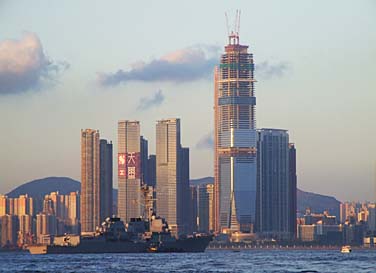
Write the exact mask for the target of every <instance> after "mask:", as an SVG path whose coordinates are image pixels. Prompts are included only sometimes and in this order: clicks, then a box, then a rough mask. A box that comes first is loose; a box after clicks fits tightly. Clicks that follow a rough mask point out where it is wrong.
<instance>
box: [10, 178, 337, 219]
mask: <svg viewBox="0 0 376 273" xmlns="http://www.w3.org/2000/svg"><path fill="white" fill-rule="evenodd" d="M208 183H214V177H211V176H208V177H203V178H197V179H191V181H190V184H191V185H196V186H198V185H203V184H208ZM80 190H81V183H80V182H78V181H76V180H73V179H71V178H68V177H47V178H42V179H38V180H33V181H31V182H28V183H25V184H23V185H21V186H19V187H17V188H15V189H14V190H12V191H11V192H9V193H8V194H7V195H8V197H11V198H15V197H18V196H19V195H21V194H26V193H27V194H28V195H29V196H31V197H43V196H45V195H46V194H49V193H50V192H53V191H58V192H59V193H61V194H68V193H70V192H74V191H80ZM117 192H118V191H117V189H114V190H113V192H112V193H113V200H114V203H116V202H117ZM297 198H298V212H300V213H304V212H305V210H306V208H308V207H309V208H311V211H313V212H318V213H319V212H323V211H324V210H328V211H329V213H330V214H332V215H335V216H337V219H338V218H339V204H340V202H339V201H338V200H337V199H335V198H334V197H332V196H326V195H321V194H317V193H312V192H305V191H302V190H299V189H298V191H297Z"/></svg>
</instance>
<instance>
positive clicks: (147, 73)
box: [98, 45, 220, 86]
mask: <svg viewBox="0 0 376 273" xmlns="http://www.w3.org/2000/svg"><path fill="white" fill-rule="evenodd" d="M219 52H220V48H219V47H217V46H212V45H196V46H193V47H188V48H185V49H181V50H177V51H175V52H171V53H169V54H167V55H165V56H163V57H161V58H159V59H154V60H152V61H150V62H142V61H141V62H138V63H135V64H133V65H131V69H130V70H127V71H124V70H122V69H119V70H118V71H116V72H114V73H99V74H98V82H99V84H100V85H102V86H115V85H118V84H121V83H126V82H129V81H142V82H155V81H169V82H187V81H195V80H199V79H205V78H207V79H210V76H211V74H212V73H213V70H214V66H215V65H216V64H217V62H218V60H219Z"/></svg>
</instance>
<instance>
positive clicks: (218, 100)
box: [214, 32, 256, 232]
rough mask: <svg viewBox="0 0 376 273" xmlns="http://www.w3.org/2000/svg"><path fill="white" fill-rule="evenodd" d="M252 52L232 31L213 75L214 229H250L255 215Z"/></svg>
mask: <svg viewBox="0 0 376 273" xmlns="http://www.w3.org/2000/svg"><path fill="white" fill-rule="evenodd" d="M254 83H255V80H254V64H253V55H252V54H251V53H249V52H248V46H246V45H241V44H240V43H239V35H238V33H234V32H232V33H231V35H230V36H229V43H228V45H226V46H225V52H224V54H222V56H221V59H220V64H219V66H218V67H216V69H215V74H214V115H215V119H214V122H215V129H214V135H215V137H214V149H215V157H214V177H215V223H216V231H219V232H222V231H225V230H227V231H231V232H234V231H242V232H249V231H252V228H253V224H254V222H255V214H256V131H255V126H256V119H255V107H256V98H255V92H254Z"/></svg>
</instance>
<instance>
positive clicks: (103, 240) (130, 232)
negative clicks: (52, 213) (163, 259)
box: [28, 214, 212, 254]
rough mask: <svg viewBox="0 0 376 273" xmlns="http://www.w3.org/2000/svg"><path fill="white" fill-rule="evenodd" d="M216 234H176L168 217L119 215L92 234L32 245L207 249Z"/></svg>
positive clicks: (82, 249)
mask: <svg viewBox="0 0 376 273" xmlns="http://www.w3.org/2000/svg"><path fill="white" fill-rule="evenodd" d="M211 240H212V235H203V234H194V235H189V236H181V237H179V238H176V237H175V236H173V235H172V233H171V230H170V229H169V227H168V224H167V222H166V221H165V219H164V218H161V217H157V216H156V215H155V214H154V215H153V216H152V217H151V219H150V220H145V219H144V218H132V219H131V221H130V222H128V223H127V224H126V225H124V223H123V221H121V220H120V218H118V217H111V218H107V219H106V221H105V222H103V224H102V226H101V228H100V229H98V231H97V232H96V234H93V235H92V236H78V235H65V236H57V237H55V238H54V243H53V244H52V245H32V246H29V247H28V249H29V252H30V253H31V254H75V253H147V252H204V251H205V249H206V247H207V246H208V245H209V243H210V241H211Z"/></svg>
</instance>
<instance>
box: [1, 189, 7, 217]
mask: <svg viewBox="0 0 376 273" xmlns="http://www.w3.org/2000/svg"><path fill="white" fill-rule="evenodd" d="M5 214H7V196H6V195H2V194H0V217H1V216H3V215H5Z"/></svg>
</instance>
